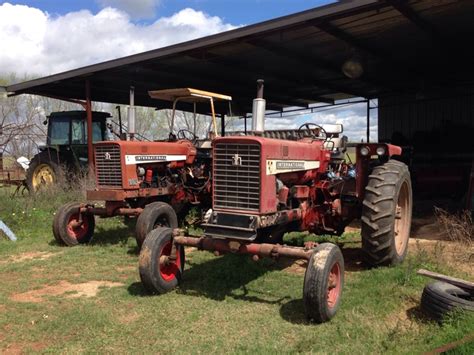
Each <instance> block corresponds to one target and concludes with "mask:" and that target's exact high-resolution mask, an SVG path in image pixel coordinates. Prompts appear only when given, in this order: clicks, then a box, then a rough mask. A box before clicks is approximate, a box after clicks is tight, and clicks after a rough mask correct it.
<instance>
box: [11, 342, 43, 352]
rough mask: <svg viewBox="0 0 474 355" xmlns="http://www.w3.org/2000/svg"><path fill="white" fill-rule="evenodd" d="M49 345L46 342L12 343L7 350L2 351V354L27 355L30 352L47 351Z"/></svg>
mask: <svg viewBox="0 0 474 355" xmlns="http://www.w3.org/2000/svg"><path fill="white" fill-rule="evenodd" d="M47 346H48V345H47V344H46V343H45V342H34V343H24V344H22V343H11V344H9V345H8V346H7V347H6V348H5V349H2V354H5V355H16V354H27V353H28V352H31V351H33V352H40V351H42V350H43V349H45V348H46V347H47Z"/></svg>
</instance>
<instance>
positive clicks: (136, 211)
mask: <svg viewBox="0 0 474 355" xmlns="http://www.w3.org/2000/svg"><path fill="white" fill-rule="evenodd" d="M142 212H143V208H126V207H119V208H116V209H114V210H112V211H111V210H109V209H107V208H104V207H91V206H84V207H81V208H80V214H79V215H81V214H82V213H88V214H93V215H97V216H101V217H113V216H138V215H140V213H142Z"/></svg>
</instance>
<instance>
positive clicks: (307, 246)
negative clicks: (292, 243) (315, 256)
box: [304, 240, 318, 250]
mask: <svg viewBox="0 0 474 355" xmlns="http://www.w3.org/2000/svg"><path fill="white" fill-rule="evenodd" d="M317 246H318V243H316V242H313V241H311V240H309V241H306V242H304V248H305V250H310V249H314V248H316V247H317Z"/></svg>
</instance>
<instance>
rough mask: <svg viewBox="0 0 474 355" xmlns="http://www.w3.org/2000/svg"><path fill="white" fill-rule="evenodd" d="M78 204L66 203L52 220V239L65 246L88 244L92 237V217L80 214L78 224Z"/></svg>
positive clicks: (93, 226)
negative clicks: (80, 221) (80, 219)
mask: <svg viewBox="0 0 474 355" xmlns="http://www.w3.org/2000/svg"><path fill="white" fill-rule="evenodd" d="M80 206H81V205H80V203H77V202H73V203H68V204H65V205H64V206H62V207H61V208H59V210H58V212H57V213H56V215H55V217H54V219H53V235H54V239H56V241H58V242H59V243H61V244H65V245H67V246H76V245H78V244H86V243H89V242H90V241H91V239H92V237H93V235H94V229H95V218H94V215H92V214H88V213H82V215H81V218H82V223H79V208H80Z"/></svg>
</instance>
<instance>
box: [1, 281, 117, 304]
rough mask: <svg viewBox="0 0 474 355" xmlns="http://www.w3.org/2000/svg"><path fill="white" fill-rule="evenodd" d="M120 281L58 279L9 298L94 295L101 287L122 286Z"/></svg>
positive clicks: (34, 300)
mask: <svg viewBox="0 0 474 355" xmlns="http://www.w3.org/2000/svg"><path fill="white" fill-rule="evenodd" d="M123 285H124V284H123V283H120V282H110V281H89V282H84V283H80V284H72V283H70V282H68V281H60V282H59V283H58V284H56V285H51V286H45V287H43V288H40V289H37V290H31V291H27V292H23V293H15V294H13V295H12V296H11V297H10V299H11V300H13V301H16V302H32V303H39V302H43V301H44V297H48V296H64V297H66V298H78V297H82V296H84V297H94V296H96V295H97V293H98V292H99V289H100V288H102V287H119V286H123Z"/></svg>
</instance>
